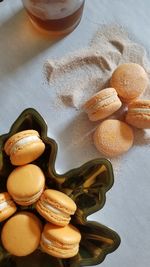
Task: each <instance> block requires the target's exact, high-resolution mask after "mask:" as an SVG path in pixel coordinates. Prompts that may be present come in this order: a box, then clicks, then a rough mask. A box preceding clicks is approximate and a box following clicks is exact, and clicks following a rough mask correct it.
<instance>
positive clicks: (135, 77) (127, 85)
mask: <svg viewBox="0 0 150 267" xmlns="http://www.w3.org/2000/svg"><path fill="white" fill-rule="evenodd" d="M110 85H111V86H112V87H114V88H115V89H116V91H117V92H118V95H119V96H120V97H121V98H122V99H125V101H126V102H127V101H130V100H133V99H134V98H136V97H138V96H139V95H141V94H142V93H143V92H144V90H145V89H146V87H147V85H148V76H147V74H146V72H145V70H144V69H143V67H142V66H140V65H138V64H135V63H125V64H122V65H120V66H119V67H118V68H117V69H116V70H115V71H114V72H113V74H112V78H111V80H110Z"/></svg>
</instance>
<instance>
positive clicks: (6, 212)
mask: <svg viewBox="0 0 150 267" xmlns="http://www.w3.org/2000/svg"><path fill="white" fill-rule="evenodd" d="M3 203H6V204H7V206H6V207H4V209H2V210H0V222H2V221H4V220H6V219H7V218H9V217H10V216H11V215H12V214H14V213H15V212H16V210H17V208H16V205H15V203H14V202H13V201H12V199H11V196H10V195H9V194H8V193H7V192H3V193H0V205H2V204H3Z"/></svg>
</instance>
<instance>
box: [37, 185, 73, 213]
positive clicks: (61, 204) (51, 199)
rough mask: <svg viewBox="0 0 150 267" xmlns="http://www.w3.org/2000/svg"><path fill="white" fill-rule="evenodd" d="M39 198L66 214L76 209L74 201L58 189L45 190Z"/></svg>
mask: <svg viewBox="0 0 150 267" xmlns="http://www.w3.org/2000/svg"><path fill="white" fill-rule="evenodd" d="M41 200H43V201H46V202H47V203H49V204H50V205H52V206H53V207H54V208H58V209H59V210H61V211H63V212H65V213H67V214H74V213H75V211H76V209H77V206H76V204H75V202H74V201H73V200H72V199H71V198H70V197H69V196H67V195H66V194H64V193H63V192H60V191H58V190H53V189H47V190H45V191H44V192H43V194H42V196H41Z"/></svg>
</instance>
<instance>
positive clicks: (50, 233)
mask: <svg viewBox="0 0 150 267" xmlns="http://www.w3.org/2000/svg"><path fill="white" fill-rule="evenodd" d="M80 240H81V234H80V232H79V230H78V229H77V228H75V227H74V226H73V225H71V224H68V225H66V226H64V227H60V226H57V225H53V224H50V223H47V224H46V225H45V227H44V230H43V233H42V237H41V242H40V244H41V248H42V250H43V251H44V252H46V253H48V254H50V255H52V256H54V257H57V258H71V257H73V256H75V255H76V254H77V253H78V251H79V243H80Z"/></svg>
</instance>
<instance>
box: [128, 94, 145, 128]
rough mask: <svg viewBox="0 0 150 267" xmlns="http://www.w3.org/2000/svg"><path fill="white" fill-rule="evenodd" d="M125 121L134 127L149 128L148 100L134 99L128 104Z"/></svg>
mask: <svg viewBox="0 0 150 267" xmlns="http://www.w3.org/2000/svg"><path fill="white" fill-rule="evenodd" d="M126 122H127V123H129V124H131V125H132V126H134V127H136V128H141V129H150V100H148V99H145V100H136V101H133V102H131V103H130V104H129V106H128V112H127V115H126Z"/></svg>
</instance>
